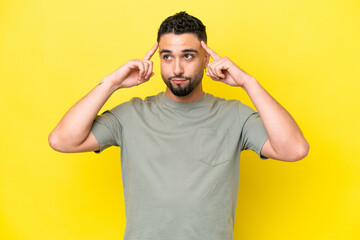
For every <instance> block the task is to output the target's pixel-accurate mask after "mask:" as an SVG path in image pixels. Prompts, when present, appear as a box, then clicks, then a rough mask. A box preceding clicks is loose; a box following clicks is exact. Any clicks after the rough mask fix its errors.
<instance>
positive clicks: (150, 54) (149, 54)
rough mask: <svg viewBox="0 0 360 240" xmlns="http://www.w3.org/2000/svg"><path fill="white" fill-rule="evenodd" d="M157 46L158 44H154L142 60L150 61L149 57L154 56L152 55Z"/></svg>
mask: <svg viewBox="0 0 360 240" xmlns="http://www.w3.org/2000/svg"><path fill="white" fill-rule="evenodd" d="M158 46H159V43H158V42H156V43H155V45H154V46H153V47H152V48H151V50H150V51H148V52H147V53H146V54H145V56H144V58H143V60H150V59H151V57H152V56H153V55H154V53H155V52H156V49H157V48H158Z"/></svg>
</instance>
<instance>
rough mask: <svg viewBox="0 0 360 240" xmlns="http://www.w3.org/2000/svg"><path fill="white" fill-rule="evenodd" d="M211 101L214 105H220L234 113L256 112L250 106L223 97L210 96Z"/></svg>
mask: <svg viewBox="0 0 360 240" xmlns="http://www.w3.org/2000/svg"><path fill="white" fill-rule="evenodd" d="M208 95H209V99H210V100H211V101H212V102H213V104H216V105H219V106H221V107H222V108H228V109H230V110H232V111H239V112H240V113H241V114H245V115H247V114H252V113H254V112H255V110H254V109H252V108H251V107H250V106H248V105H246V104H244V103H242V102H241V101H240V100H237V99H225V98H221V97H215V96H213V95H212V94H208Z"/></svg>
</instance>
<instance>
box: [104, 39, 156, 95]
mask: <svg viewBox="0 0 360 240" xmlns="http://www.w3.org/2000/svg"><path fill="white" fill-rule="evenodd" d="M157 48H158V43H157V42H156V43H155V45H154V46H153V47H152V48H151V50H150V51H149V52H147V53H146V54H145V56H144V58H143V59H133V60H130V61H128V62H127V63H125V64H124V65H122V66H121V67H119V68H118V69H116V70H115V71H114V72H112V73H111V74H109V75H108V76H106V77H105V78H104V80H103V81H109V82H110V83H111V85H112V86H113V87H114V88H115V89H116V90H117V89H119V88H130V87H133V86H137V85H139V84H142V83H144V82H147V81H149V79H150V78H151V77H152V76H153V75H154V73H153V62H152V61H151V60H150V59H151V57H152V56H153V55H154V53H155V52H156V49H157ZM100 84H101V83H100Z"/></svg>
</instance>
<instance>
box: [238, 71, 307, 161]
mask: <svg viewBox="0 0 360 240" xmlns="http://www.w3.org/2000/svg"><path fill="white" fill-rule="evenodd" d="M243 88H244V90H245V91H246V92H247V94H248V95H249V97H250V99H251V101H252V102H253V104H254V106H255V108H256V109H257V111H258V112H259V114H260V116H261V119H262V121H263V123H264V126H265V129H266V132H267V133H268V136H269V142H270V144H271V146H272V149H273V150H274V151H275V153H276V154H277V156H278V158H279V159H281V160H286V159H294V158H295V159H296V158H302V157H304V156H305V155H306V154H307V152H308V149H309V145H308V143H307V141H306V139H305V138H304V136H303V134H302V132H301V130H300V128H299V126H298V125H297V124H296V122H295V120H294V119H293V118H292V116H291V115H290V114H289V113H288V112H287V111H286V109H285V108H283V107H282V106H281V105H280V104H279V103H278V102H277V101H276V100H275V99H274V98H273V97H272V96H271V95H270V94H269V93H268V92H267V91H266V90H265V89H264V88H263V87H262V86H261V85H260V84H259V83H258V82H257V80H256V79H255V78H252V77H250V78H249V80H248V81H246V84H245V85H244V87H243Z"/></svg>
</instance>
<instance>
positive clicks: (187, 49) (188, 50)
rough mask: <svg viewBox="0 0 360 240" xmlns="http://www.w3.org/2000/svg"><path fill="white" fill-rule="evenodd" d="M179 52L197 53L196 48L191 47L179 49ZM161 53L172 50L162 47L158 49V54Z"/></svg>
mask: <svg viewBox="0 0 360 240" xmlns="http://www.w3.org/2000/svg"><path fill="white" fill-rule="evenodd" d="M181 52H193V53H199V52H198V51H197V50H196V49H192V48H186V49H183V50H181ZM162 53H172V51H171V50H169V49H163V50H161V51H160V54H162Z"/></svg>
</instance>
